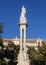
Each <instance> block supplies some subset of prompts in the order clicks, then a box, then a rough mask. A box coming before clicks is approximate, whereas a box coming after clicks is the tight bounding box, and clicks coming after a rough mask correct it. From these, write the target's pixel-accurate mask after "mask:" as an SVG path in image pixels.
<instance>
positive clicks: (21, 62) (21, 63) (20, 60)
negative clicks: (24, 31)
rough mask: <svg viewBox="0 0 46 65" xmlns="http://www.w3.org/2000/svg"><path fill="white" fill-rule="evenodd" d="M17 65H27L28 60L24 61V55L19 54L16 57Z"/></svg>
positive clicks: (22, 53)
mask: <svg viewBox="0 0 46 65" xmlns="http://www.w3.org/2000/svg"><path fill="white" fill-rule="evenodd" d="M17 65H29V59H27V58H26V59H25V53H24V52H20V53H19V56H18V64H17Z"/></svg>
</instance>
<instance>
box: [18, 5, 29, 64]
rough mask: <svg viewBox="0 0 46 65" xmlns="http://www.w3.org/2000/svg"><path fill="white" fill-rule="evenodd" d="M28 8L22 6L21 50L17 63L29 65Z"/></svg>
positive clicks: (20, 24)
mask: <svg viewBox="0 0 46 65" xmlns="http://www.w3.org/2000/svg"><path fill="white" fill-rule="evenodd" d="M25 15H26V9H25V8H24V6H23V7H22V12H21V16H20V23H19V27H20V52H19V55H18V64H17V65H29V58H28V56H27V49H26V27H27V20H26V17H25Z"/></svg>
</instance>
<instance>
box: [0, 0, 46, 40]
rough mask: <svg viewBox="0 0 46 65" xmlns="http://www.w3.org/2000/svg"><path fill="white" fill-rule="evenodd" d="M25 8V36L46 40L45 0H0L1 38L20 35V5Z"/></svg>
mask: <svg viewBox="0 0 46 65" xmlns="http://www.w3.org/2000/svg"><path fill="white" fill-rule="evenodd" d="M23 5H24V6H25V8H26V18H27V22H28V28H27V38H28V39H37V38H39V37H40V38H42V39H44V40H46V0H0V22H2V23H3V25H4V29H3V34H2V37H3V38H15V37H16V36H17V37H18V38H19V37H20V30H19V26H18V23H19V18H20V15H21V8H22V6H23Z"/></svg>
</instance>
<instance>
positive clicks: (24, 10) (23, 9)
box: [22, 6, 26, 14]
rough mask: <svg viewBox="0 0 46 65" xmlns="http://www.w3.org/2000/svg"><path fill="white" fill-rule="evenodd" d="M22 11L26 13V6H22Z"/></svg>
mask: <svg viewBox="0 0 46 65" xmlns="http://www.w3.org/2000/svg"><path fill="white" fill-rule="evenodd" d="M22 12H23V14H26V9H25V8H24V6H23V7H22Z"/></svg>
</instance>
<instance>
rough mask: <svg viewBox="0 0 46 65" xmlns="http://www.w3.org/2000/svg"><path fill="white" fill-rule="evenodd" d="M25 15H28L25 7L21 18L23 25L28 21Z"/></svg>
mask: <svg viewBox="0 0 46 65" xmlns="http://www.w3.org/2000/svg"><path fill="white" fill-rule="evenodd" d="M25 15H26V9H25V8H24V6H23V7H22V12H21V16H20V22H21V23H25V22H26V21H27V20H26V17H25Z"/></svg>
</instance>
